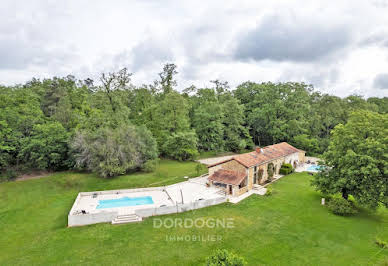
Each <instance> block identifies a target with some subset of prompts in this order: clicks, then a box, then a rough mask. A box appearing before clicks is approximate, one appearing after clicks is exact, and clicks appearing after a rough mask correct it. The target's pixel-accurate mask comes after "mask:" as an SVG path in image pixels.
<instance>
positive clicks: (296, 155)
mask: <svg viewBox="0 0 388 266" xmlns="http://www.w3.org/2000/svg"><path fill="white" fill-rule="evenodd" d="M295 161H298V162H299V152H296V153H293V154H290V155H287V156H286V157H285V162H286V163H290V164H292V167H294V162H295Z"/></svg>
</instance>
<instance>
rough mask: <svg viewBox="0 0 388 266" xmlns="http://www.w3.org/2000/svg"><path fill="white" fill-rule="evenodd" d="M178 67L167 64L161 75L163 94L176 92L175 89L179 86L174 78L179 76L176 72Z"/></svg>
mask: <svg viewBox="0 0 388 266" xmlns="http://www.w3.org/2000/svg"><path fill="white" fill-rule="evenodd" d="M176 69H177V66H176V65H175V64H165V65H164V67H163V71H162V72H160V73H159V77H160V81H159V84H160V86H161V89H162V92H163V94H168V93H170V92H172V91H173V90H174V87H175V86H176V85H177V82H176V80H175V79H174V76H175V75H176V74H178V71H177V70H176Z"/></svg>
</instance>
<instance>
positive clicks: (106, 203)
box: [96, 196, 154, 209]
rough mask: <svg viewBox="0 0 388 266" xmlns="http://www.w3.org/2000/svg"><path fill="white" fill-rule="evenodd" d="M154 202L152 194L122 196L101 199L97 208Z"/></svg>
mask: <svg viewBox="0 0 388 266" xmlns="http://www.w3.org/2000/svg"><path fill="white" fill-rule="evenodd" d="M148 204H154V201H153V200H152V197H151V196H144V197H136V198H129V197H122V198H119V199H109V200H99V201H98V205H97V207H96V209H106V208H116V207H128V206H138V205H148Z"/></svg>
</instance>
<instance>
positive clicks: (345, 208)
mask: <svg viewBox="0 0 388 266" xmlns="http://www.w3.org/2000/svg"><path fill="white" fill-rule="evenodd" d="M327 207H328V208H329V210H330V211H331V212H332V213H334V214H336V215H341V216H349V215H353V214H355V213H357V211H356V209H355V208H354V206H353V204H352V203H351V202H350V201H348V200H346V199H344V198H332V199H330V201H329V202H328V204H327Z"/></svg>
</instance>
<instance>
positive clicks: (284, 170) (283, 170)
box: [279, 163, 294, 175]
mask: <svg viewBox="0 0 388 266" xmlns="http://www.w3.org/2000/svg"><path fill="white" fill-rule="evenodd" d="M292 172H294V169H293V168H292V165H291V164H289V163H284V164H282V166H281V167H280V170H279V173H280V174H281V175H288V174H291V173H292Z"/></svg>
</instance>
